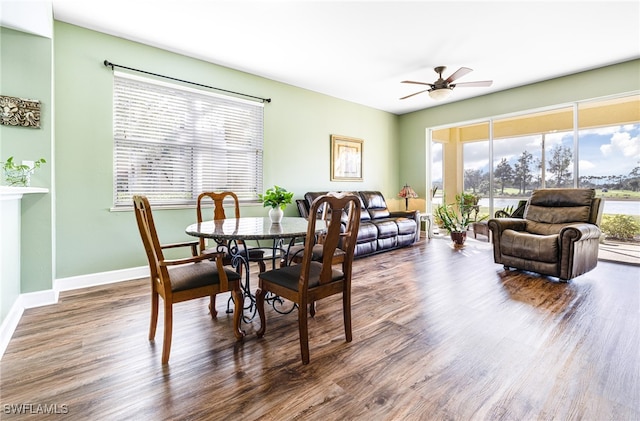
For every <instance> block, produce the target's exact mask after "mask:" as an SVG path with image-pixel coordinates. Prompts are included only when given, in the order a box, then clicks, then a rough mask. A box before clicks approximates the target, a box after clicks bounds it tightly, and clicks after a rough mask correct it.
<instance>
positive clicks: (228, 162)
mask: <svg viewBox="0 0 640 421" xmlns="http://www.w3.org/2000/svg"><path fill="white" fill-rule="evenodd" d="M113 126H114V207H115V208H122V207H130V206H131V205H132V197H133V195H134V194H144V195H145V196H147V197H148V198H149V201H150V202H151V203H152V204H154V205H159V206H180V205H192V204H195V202H196V199H197V197H198V195H199V194H200V193H201V192H203V191H222V190H230V191H233V192H234V193H236V194H237V195H238V198H239V199H240V200H241V201H248V200H256V199H257V196H258V193H260V192H261V191H262V148H263V104H262V103H259V102H253V101H245V100H242V99H238V98H235V97H231V96H223V95H218V94H213V93H211V92H206V91H203V90H197V89H192V88H187V87H184V86H181V85H177V84H168V83H163V82H160V81H157V80H154V79H149V78H141V77H136V76H134V75H130V74H126V73H121V72H114V92H113Z"/></svg>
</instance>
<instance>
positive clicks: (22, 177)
mask: <svg viewBox="0 0 640 421" xmlns="http://www.w3.org/2000/svg"><path fill="white" fill-rule="evenodd" d="M46 162H47V161H45V160H44V158H40V159H38V160H37V161H34V162H33V167H31V166H29V165H25V164H16V163H15V162H13V157H12V156H10V157H9V158H7V160H6V161H5V162H4V163H3V164H2V170H3V173H4V180H5V183H6V185H7V186H15V187H29V185H30V184H31V174H33V172H34V171H35V170H36V168H40V165H42V164H45V163H46Z"/></svg>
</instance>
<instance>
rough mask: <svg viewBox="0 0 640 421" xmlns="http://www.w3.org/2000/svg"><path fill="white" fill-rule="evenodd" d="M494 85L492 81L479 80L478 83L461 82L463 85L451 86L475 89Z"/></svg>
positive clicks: (452, 85) (455, 84)
mask: <svg viewBox="0 0 640 421" xmlns="http://www.w3.org/2000/svg"><path fill="white" fill-rule="evenodd" d="M492 83H493V81H492V80H478V81H476V82H461V83H453V84H451V85H450V86H451V87H454V86H460V87H463V88H465V87H466V88H473V87H483V86H491V84H492Z"/></svg>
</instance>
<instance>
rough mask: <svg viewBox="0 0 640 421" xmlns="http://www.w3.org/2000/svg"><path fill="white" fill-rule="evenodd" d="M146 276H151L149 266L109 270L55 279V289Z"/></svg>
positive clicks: (90, 285)
mask: <svg viewBox="0 0 640 421" xmlns="http://www.w3.org/2000/svg"><path fill="white" fill-rule="evenodd" d="M145 277H149V266H139V267H136V268H129V269H120V270H111V271H109V272H100V273H91V274H88V275H80V276H71V277H69V278H60V279H56V280H55V281H53V289H54V290H55V291H58V292H60V291H70V290H73V289H80V288H88V287H94V286H98V285H106V284H113V283H116V282H123V281H130V280H132V279H140V278H145Z"/></svg>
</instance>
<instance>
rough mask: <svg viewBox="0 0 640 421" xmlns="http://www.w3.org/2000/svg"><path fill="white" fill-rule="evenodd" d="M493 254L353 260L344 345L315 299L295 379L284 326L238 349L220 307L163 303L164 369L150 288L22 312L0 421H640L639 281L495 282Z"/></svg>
mask: <svg viewBox="0 0 640 421" xmlns="http://www.w3.org/2000/svg"><path fill="white" fill-rule="evenodd" d="M490 247H491V246H490V245H489V244H488V243H486V242H482V241H480V239H479V240H478V241H474V240H473V239H469V240H467V245H466V246H465V248H463V249H460V250H456V249H453V248H452V247H451V246H450V243H449V241H447V240H444V239H432V240H430V241H423V242H422V243H420V244H418V245H416V246H413V247H411V248H408V249H402V250H398V251H394V252H388V253H383V254H380V255H377V256H373V257H367V258H364V259H360V260H356V262H355V264H354V279H353V342H351V343H346V342H345V341H344V331H343V327H342V316H341V310H340V298H339V297H338V296H336V297H332V298H328V299H325V300H323V301H322V302H320V303H319V305H318V312H317V315H316V317H315V318H314V319H310V322H309V331H310V350H311V363H310V364H309V365H307V366H303V365H302V363H301V361H300V350H299V345H298V332H297V322H296V313H295V312H294V313H292V314H289V315H279V314H277V313H275V312H274V311H273V310H272V309H269V310H267V322H268V325H267V332H266V335H265V337H264V338H263V339H258V338H257V337H256V336H255V331H256V330H257V329H258V327H259V321H258V319H257V317H256V319H255V320H254V321H253V322H251V323H246V324H244V325H243V328H244V329H245V330H246V331H247V337H246V339H245V340H244V342H242V343H236V341H235V339H234V336H233V333H232V331H231V322H232V320H231V319H232V318H231V316H230V315H227V314H225V313H224V309H225V308H226V300H227V297H228V294H224V295H222V296H219V297H218V310H219V315H218V318H217V320H212V319H211V318H210V317H209V316H208V314H207V300H206V299H201V300H194V301H190V302H186V303H181V304H177V305H176V307H175V311H174V313H175V314H174V336H173V345H172V351H171V359H170V361H169V364H168V365H167V366H165V367H163V366H162V365H161V363H160V354H161V351H162V320H160V325H159V327H158V334H157V336H156V342H155V343H153V342H149V341H148V340H147V334H148V323H149V291H148V290H149V287H148V285H147V280H136V281H130V282H122V283H118V284H112V285H107V286H101V287H94V288H87V289H84V290H77V291H71V292H66V293H63V294H61V297H60V302H59V303H58V304H56V305H53V306H48V307H40V308H35V309H29V310H26V311H25V313H24V315H23V318H22V320H21V322H20V324H19V326H18V328H17V330H16V332H15V334H14V336H13V339H12V340H11V342H10V343H9V346H8V348H7V350H6V353H5V355H4V357H3V358H2V360H1V361H0V381H1V383H0V401H1V403H2V406H1V408H0V418H1V419H3V420H4V419H24V418H27V417H25V415H24V414H22V415H20V414H16V413H15V412H16V411H17V410H18V408H22V409H23V411H24V410H26V411H27V412H28V413H31V414H34V413H37V411H41V412H40V413H38V414H37V416H36V415H30V417H28V419H73V420H177V419H180V420H201V419H211V420H223V419H224V420H238V419H242V420H256V419H264V420H294V419H296V420H322V421H329V420H368V421H373V420H376V421H377V420H552V419H553V420H574V419H575V420H640V279H639V274H640V270H639V268H638V267H634V266H627V265H620V264H614V263H607V262H600V263H599V264H598V267H597V268H596V269H595V270H593V271H591V272H589V273H588V274H586V275H583V276H581V277H579V278H576V279H574V280H573V281H571V282H569V283H559V282H557V280H556V279H554V278H548V277H544V276H540V275H536V274H531V273H522V272H517V271H512V272H504V270H503V268H502V267H501V266H500V265H496V264H494V263H493V258H492V252H491V248H490ZM253 279H256V278H255V277H254V278H253ZM253 289H255V285H254V288H253ZM161 317H162V316H161ZM28 405H31V406H28ZM52 410H55V411H56V412H59V413H58V414H52V415H47V414H42V412H46V411H52Z"/></svg>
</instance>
